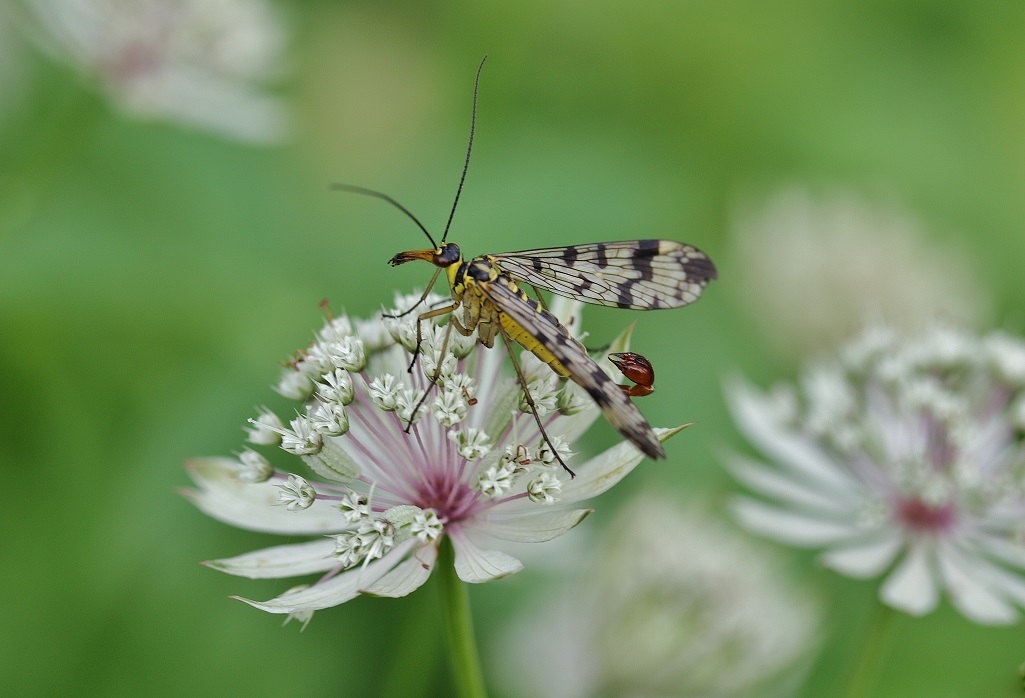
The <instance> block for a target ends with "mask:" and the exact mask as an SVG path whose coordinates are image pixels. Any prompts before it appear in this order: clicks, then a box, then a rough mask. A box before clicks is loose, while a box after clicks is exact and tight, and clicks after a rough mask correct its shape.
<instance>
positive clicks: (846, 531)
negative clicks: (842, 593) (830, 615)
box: [727, 328, 1025, 624]
mask: <svg viewBox="0 0 1025 698" xmlns="http://www.w3.org/2000/svg"><path fill="white" fill-rule="evenodd" d="M1023 389H1025V342H1023V341H1022V340H1019V339H1017V338H1014V337H1011V336H1008V335H1005V334H1002V333H994V334H990V335H987V336H983V337H979V336H976V335H972V334H969V333H966V332H961V331H957V330H953V329H948V328H935V329H933V330H930V331H928V332H925V333H923V334H921V335H919V336H917V337H915V338H912V339H906V338H902V337H900V336H898V335H897V334H896V333H894V332H892V331H889V330H885V329H882V328H875V329H871V330H868V331H866V332H865V333H864V334H863V335H861V336H860V337H859V338H857V339H856V340H854V341H853V342H851V343H849V344H848V345H847V346H846V347H844V349H843V350H842V352H841V353H840V356H839V357H838V358H837V359H835V360H833V361H830V362H824V363H821V364H818V365H815V366H813V367H812V368H811V369H809V370H808V371H807V372H806V373H805V375H804V376H803V378H802V380H801V382H800V384H799V386H797V387H793V386H780V387H778V388H776V389H775V390H773V391H771V392H769V393H761V392H759V391H758V390H756V389H754V388H752V387H750V386H748V385H746V384H744V383H742V382H740V381H736V382H734V383H733V384H731V385H729V386H728V390H727V392H728V397H729V402H730V405H731V409H732V412H733V416H734V418H735V420H736V422H737V425H738V426H739V427H740V429H741V431H742V432H743V433H744V434H745V435H746V436H747V437H748V439H750V441H751V443H752V444H754V445H755V446H756V447H757V448H758V449H759V450H760V451H761V452H762V453H763V454H764V455H765V458H766V460H767V461H768V463H766V462H759V461H756V460H752V459H748V458H744V457H740V456H736V457H733V458H732V459H731V461H730V468H731V471H732V472H733V474H734V475H735V476H736V477H737V479H738V480H740V481H741V482H742V483H744V484H745V485H746V486H747V487H749V488H750V489H751V490H752V491H753V492H756V493H758V494H760V495H762V496H763V497H764V499H753V498H749V497H742V498H739V499H737V500H736V501H735V503H734V507H733V508H734V511H735V513H736V515H737V516H738V518H739V520H740V521H741V523H743V524H744V525H745V526H746V527H747V528H749V529H750V530H751V531H754V532H756V533H759V534H761V535H765V536H769V537H772V538H775V539H777V540H780V541H783V542H785V543H790V544H793V545H800V546H809V547H822V548H825V552H824V554H823V555H822V561H823V562H824V564H826V565H827V566H829V567H831V568H833V569H835V570H837V571H838V572H841V573H843V574H847V575H849V576H853V577H865V578H868V577H877V576H880V575H885V576H886V580H885V582H884V583H883V586H882V589H881V598H882V600H883V602H884V603H886V604H888V605H890V606H893V607H895V608H899V609H901V610H904V611H906V612H908V613H911V614H914V615H921V614H924V613H928V612H929V611H931V610H933V609H934V608H935V607H936V604H937V602H938V599H939V596H940V593H941V591H945V592H946V594H947V595H948V596H949V598H950V600H951V602H952V603H953V604H954V605H955V606H956V607H957V608H958V609H959V610H960V611H961V613H963V614H964V615H965V616H967V617H968V618H970V619H971V620H973V621H975V622H978V623H984V624H1002V623H1013V622H1014V621H1016V620H1017V619H1018V617H1019V609H1020V608H1021V607H1025V575H1023V571H1025V455H1023V449H1022V435H1023V433H1025V419H1023V416H1025V415H1023V411H1022V405H1023V404H1025V391H1023ZM769 463H771V465H770V464H769Z"/></svg>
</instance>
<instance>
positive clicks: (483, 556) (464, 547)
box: [450, 532, 523, 584]
mask: <svg viewBox="0 0 1025 698" xmlns="http://www.w3.org/2000/svg"><path fill="white" fill-rule="evenodd" d="M450 535H451V536H452V546H453V547H454V548H455V550H456V562H455V566H456V574H458V575H459V578H460V579H462V580H463V581H464V582H469V583H470V584H479V583H481V582H490V581H491V580H493V579H501V578H502V577H508V576H509V575H510V574H515V573H516V572H519V571H520V570H522V569H523V563H522V562H520V561H519V560H517V559H516V558H514V557H513V556H512V555H506V554H505V553H503V552H501V551H499V550H484V549H482V548H480V547H478V546H477V544H476V543H474V542H473V541H471V540H470V539H469V538H467V537H466V536H465V535H462V534H461V533H456V532H452V533H450Z"/></svg>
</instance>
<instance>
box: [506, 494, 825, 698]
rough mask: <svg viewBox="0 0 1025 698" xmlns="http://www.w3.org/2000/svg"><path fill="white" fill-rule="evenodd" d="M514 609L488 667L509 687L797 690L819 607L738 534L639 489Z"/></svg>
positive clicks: (637, 696) (543, 693) (590, 692)
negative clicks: (588, 546) (588, 544)
mask: <svg viewBox="0 0 1025 698" xmlns="http://www.w3.org/2000/svg"><path fill="white" fill-rule="evenodd" d="M569 569H572V570H573V573H572V576H570V578H569V579H567V580H566V581H567V585H566V587H567V588H566V589H565V590H564V591H563V592H561V593H558V594H556V595H554V596H549V597H548V598H547V599H546V601H545V602H543V603H538V604H533V609H532V610H531V611H530V612H528V613H527V614H525V615H523V616H521V617H519V618H518V619H517V622H516V624H515V625H514V627H513V629H512V632H510V633H509V634H508V635H507V637H506V638H504V640H505V642H504V643H503V646H502V647H501V654H502V659H501V661H497V662H495V665H496V666H497V667H499V668H501V669H502V670H505V671H507V672H512V673H511V674H510V675H509V676H508V677H507V681H505V682H504V683H503V685H504V686H505V687H506V688H507V690H508V691H510V692H511V693H510V694H511V695H514V696H530V697H531V698H548V697H551V698H585V697H586V696H631V697H633V698H645V697H646V698H655V697H662V696H700V697H701V698H716V697H719V698H727V697H728V698H741V697H744V698H755V697H756V696H757V698H765V696H783V695H794V694H795V691H794V688H795V687H796V684H797V683H798V682H799V681H800V680H801V679H802V677H803V670H804V669H806V668H807V666H808V663H809V660H810V659H811V658H810V656H809V652H810V651H811V650H812V647H813V645H814V641H815V639H816V637H817V632H816V628H817V625H818V622H817V609H816V607H815V605H814V604H813V603H811V602H810V601H809V598H808V594H807V593H805V592H804V591H803V590H801V589H800V588H798V587H795V585H794V584H792V583H788V580H787V575H786V574H784V573H783V569H782V565H781V564H780V562H779V561H778V560H776V559H774V558H773V557H772V556H771V554H770V553H769V552H767V551H766V550H765V549H763V548H760V547H759V546H757V545H755V544H754V543H753V542H752V541H750V540H748V539H747V538H746V537H745V536H744V535H742V534H741V533H739V532H737V531H735V530H731V529H730V528H729V527H727V526H726V525H724V524H723V523H722V522H721V521H717V520H715V519H713V518H712V517H710V516H708V515H706V514H704V513H703V512H701V511H699V510H698V509H696V508H694V507H687V508H684V507H682V506H681V505H680V504H679V503H677V502H674V501H673V500H672V499H670V498H669V497H666V496H665V495H664V494H663V495H656V494H646V495H642V496H639V497H637V498H636V499H634V500H633V501H632V502H631V503H630V504H629V505H628V506H627V507H625V508H624V509H623V510H622V511H621V512H620V513H619V514H617V516H616V518H615V519H614V520H613V521H612V522H610V525H609V533H608V535H605V536H603V537H602V538H601V540H600V543H599V544H598V545H597V546H595V547H594V549H593V550H591V551H590V554H589V555H587V556H582V559H581V560H579V561H576V564H572V563H571V565H570V566H569Z"/></svg>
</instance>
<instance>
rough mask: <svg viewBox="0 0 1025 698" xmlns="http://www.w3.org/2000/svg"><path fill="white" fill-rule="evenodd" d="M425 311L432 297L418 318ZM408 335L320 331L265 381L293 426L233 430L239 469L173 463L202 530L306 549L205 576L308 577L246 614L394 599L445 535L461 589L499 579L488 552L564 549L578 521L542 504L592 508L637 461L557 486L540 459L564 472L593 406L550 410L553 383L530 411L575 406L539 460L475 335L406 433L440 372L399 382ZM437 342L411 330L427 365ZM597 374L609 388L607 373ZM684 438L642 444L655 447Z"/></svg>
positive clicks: (451, 357) (619, 458) (236, 562)
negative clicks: (544, 404) (206, 518)
mask: <svg viewBox="0 0 1025 698" xmlns="http://www.w3.org/2000/svg"><path fill="white" fill-rule="evenodd" d="M418 298H419V296H415V295H414V296H403V297H399V298H397V299H396V309H395V310H392V311H390V312H391V313H395V312H398V311H400V310H407V309H409V308H411V307H412V306H413V304H414V303H415V302H416V300H417V299H418ZM439 300H442V299H441V298H440V297H438V296H434V295H432V296H430V297H429V298H428V299H427V303H428V307H432V306H431V304H432V303H436V302H437V301H439ZM560 308H562V309H563V311H564V312H563V313H562V316H566V315H567V314H569V313H570V312H572V310H573V308H572V307H571V306H567V304H565V303H563V304H561V305H558V304H557V305H553V311H554V312H557V313H559V312H560ZM415 321H416V313H415V312H414V313H410V314H409V315H406V316H405V317H403V318H400V319H387V320H383V321H377V322H361V321H355V322H350V321H349V319H348V318H346V317H339V318H334V319H331V320H329V321H328V322H327V323H326V325H325V327H324V328H323V329H322V330H321V331H320V332H319V333H318V334H317V336H316V340H315V341H314V343H313V344H312V345H311V346H310V347H309V348H308V349H306V350H304V351H302V352H300V353H299V354H298V355H297V358H295V360H293V361H292V362H290V363H289V365H288V367H287V368H286V369H285V371H284V376H283V378H282V380H281V381H279V384H278V392H280V393H282V394H283V395H285V396H287V397H291V398H294V399H296V400H297V401H298V404H299V407H298V409H296V410H294V414H295V416H294V417H292V418H290V419H289V418H278V417H276V416H275V415H274V413H273V412H271V411H270V410H268V409H267V408H261V409H260V410H259V411H258V413H257V415H256V416H255V417H253V418H252V419H251V420H250V425H249V427H248V428H247V435H248V440H249V444H250V446H251V447H252V448H247V449H246V450H245V451H243V452H242V453H241V455H240V456H239V458H238V459H237V460H235V459H230V458H198V459H194V460H192V461H189V462H188V463H187V464H186V467H187V468H188V470H189V474H190V475H191V477H192V479H193V480H194V481H195V483H196V485H197V487H198V489H196V490H189V491H187V492H186V493H185V494H186V496H188V497H189V499H191V500H192V501H193V502H194V503H195V504H196V506H198V507H199V508H200V509H202V510H203V511H204V512H206V513H207V514H209V515H210V516H213V517H214V518H217V519H219V520H221V521H224V522H226V523H230V524H232V525H235V526H239V527H242V528H247V529H250V530H254V531H265V532H270V533H279V534H282V535H286V536H289V537H295V536H299V535H309V536H314V539H313V540H310V541H308V542H303V543H290V544H286V545H282V546H277V547H273V548H269V549H265V550H258V551H256V552H252V553H248V554H245V555H240V556H238V557H234V558H231V559H225V560H215V561H212V562H209V563H208V564H209V566H211V567H213V568H215V569H219V570H222V571H225V572H228V573H230V574H236V575H240V576H244V577H250V578H254V579H255V578H277V577H294V576H298V575H308V574H319V575H321V576H320V578H319V579H318V580H317V581H316V582H313V583H312V584H309V585H306V586H302V587H297V588H292V589H290V590H289V591H288V592H286V593H284V594H282V595H281V596H278V597H277V598H274V599H270V600H269V601H263V602H258V601H251V600H248V599H242V600H243V601H245V602H246V603H249V604H251V605H252V606H255V607H256V608H259V609H262V610H265V611H269V612H271V613H284V614H290V616H292V617H296V618H300V619H303V620H308V617H309V616H308V614H309V613H311V612H313V611H316V610H318V609H322V608H327V607H329V606H335V605H338V604H340V603H344V602H345V601H348V600H350V599H352V598H354V597H355V596H356V595H358V594H372V595H377V596H392V597H397V596H404V595H406V594H409V593H410V592H412V591H413V590H415V589H416V588H418V587H419V586H420V585H421V584H423V583H424V582H425V581H426V580H427V578H428V576H429V575H430V573H431V569H432V567H433V565H434V563H435V560H436V558H437V551H438V544H439V543H440V541H441V540H442V538H443V537H445V536H447V537H448V538H449V539H450V540H451V541H452V544H453V547H454V549H455V567H456V571H457V573H458V575H459V577H460V578H461V579H462V580H464V581H466V582H486V581H489V580H492V579H497V578H500V577H504V576H506V575H509V574H512V573H514V572H517V571H519V570H520V569H521V568H522V564H521V562H520V561H519V560H517V559H516V558H514V557H512V556H511V555H508V554H506V553H504V552H502V551H500V550H499V549H497V548H496V547H494V546H495V545H500V543H501V542H502V541H515V542H534V543H537V542H543V541H547V540H551V539H553V538H556V537H558V536H560V535H562V534H563V533H565V532H566V531H568V530H570V529H571V528H573V527H574V526H575V525H576V524H577V523H579V522H580V521H581V520H582V519H583V518H584V517H585V516H586V515H587V514H588V513H589V512H590V509H580V508H576V509H573V508H553V507H552V506H550V505H551V504H553V503H555V502H560V503H561V504H562V505H572V504H574V503H577V502H580V501H582V500H585V499H589V498H591V497H594V496H595V495H598V494H601V493H602V492H604V491H605V490H607V489H609V488H610V487H612V486H613V485H614V484H615V483H617V482H618V481H619V480H620V479H622V478H623V477H624V476H625V475H626V474H627V473H628V472H630V471H631V470H632V469H633V468H634V467H635V466H636V465H637V464H638V463H639V462H640V461H641V460H642V459H643V457H644V456H643V454H642V453H641V452H640V451H639V450H637V449H636V448H635V447H634V446H633V445H632V444H630V443H628V442H623V443H620V444H618V445H616V446H613V447H612V448H610V449H609V450H607V451H605V452H604V453H602V454H601V455H599V456H596V457H595V458H592V459H591V460H589V461H587V462H586V463H583V464H577V465H575V466H573V468H574V470H575V472H576V473H577V476H576V478H575V479H570V478H569V477H568V475H567V474H566V473H565V471H563V470H562V468H561V467H560V465H559V464H558V461H557V460H556V459H555V458H554V457H553V454H552V447H554V448H555V449H557V450H558V452H559V453H560V454H561V455H562V457H563V458H564V459H569V458H570V457H571V456H572V455H573V452H572V451H571V449H570V442H571V441H572V440H573V439H575V438H576V437H577V436H579V435H580V434H581V433H583V432H584V431H585V430H586V429H587V428H588V426H590V424H591V423H592V422H593V421H594V420H595V419H596V418H597V417H598V416H599V414H600V412H599V410H598V408H597V407H596V406H595V405H594V404H593V403H591V402H590V401H588V402H587V404H582V403H581V401H580V400H579V398H573V399H563V397H562V393H563V392H564V391H565V390H566V389H567V388H566V387H565V386H559V385H557V384H556V383H554V382H553V383H551V384H550V385H549V387H548V390H549V391H550V393H551V394H545V395H540V396H539V397H541V398H543V399H545V400H546V401H548V402H549V403H550V404H552V405H553V406H554V405H557V404H567V405H572V406H573V407H572V409H566V410H564V412H571V414H564V413H562V412H560V411H558V410H557V409H555V408H553V410H552V411H551V412H550V413H548V414H546V415H545V416H544V417H542V419H543V421H544V424H545V429H546V431H547V432H548V434H549V435H550V436H551V437H552V442H553V443H552V446H551V447H550V446H549V445H548V444H546V443H545V442H544V441H543V439H541V437H540V433H539V430H538V428H537V425H536V423H535V422H534V419H533V417H532V416H531V415H530V414H525V413H524V412H522V411H521V410H520V409H519V403H520V394H521V392H522V389H521V387H520V385H519V383H518V381H517V380H516V378H515V375H514V374H513V372H512V369H511V366H510V364H509V360H508V356H507V355H506V352H505V349H504V348H503V347H501V346H500V345H496V346H495V347H494V348H493V349H486V348H484V347H482V346H481V345H480V344H479V343H477V342H476V338H475V337H471V338H463V337H461V336H459V335H457V334H455V333H453V336H452V337H451V338H450V341H449V352H448V353H447V355H446V356H445V357H443V360H442V361H441V362H440V366H441V377H440V379H439V381H438V382H439V384H438V385H437V386H434V387H433V396H429V397H428V399H427V400H426V401H425V402H424V404H423V405H422V406H420V408H419V411H418V412H417V413H416V418H415V419H414V422H413V426H412V429H411V430H410V431H409V433H407V432H406V431H405V428H406V424H407V422H408V420H409V418H410V416H411V415H412V411H413V409H414V408H415V406H416V403H417V402H418V401H419V399H420V397H421V396H422V395H423V394H424V392H425V391H426V390H428V389H429V388H431V384H430V378H431V377H433V375H434V372H435V371H436V370H437V367H438V366H439V362H438V361H436V360H432V361H430V362H421V361H417V363H416V365H415V367H414V369H413V371H412V372H411V373H410V372H407V368H408V367H409V364H410V361H411V359H412V354H411V352H410V348H411V347H412V346H413V345H414V344H415V329H414V330H413V334H412V337H413V339H412V341H410V327H413V326H414V325H413V323H415ZM375 325H382V326H385V327H386V330H387V331H386V332H385V331H384V330H382V329H381V328H380V327H375ZM354 327H355V328H358V329H357V330H354V329H353V328H354ZM575 327H579V322H577V323H576V325H575ZM440 329H441V328H438V327H436V326H435V325H434V324H433V323H425V326H424V330H425V331H424V346H423V352H424V355H425V356H431V357H434V358H435V359H436V358H437V355H438V354H439V353H440V348H441V344H442V343H443V342H444V333H443V331H440ZM364 337H366V338H367V339H366V341H364V339H363V338H364ZM386 337H391V340H388V339H387V338H386ZM626 341H627V337H626V335H625V334H624V335H623V336H622V337H620V339H618V340H617V341H616V342H615V343H614V344H613V347H612V348H611V349H610V351H622V350H623V348H624V347H625V345H626ZM517 351H518V350H517ZM425 364H429V366H425ZM602 364H603V367H604V368H606V370H607V371H608V372H609V374H610V375H612V373H613V372H614V371H615V369H614V368H613V367H612V365H611V364H609V363H608V362H607V361H603V362H602ZM527 365H528V366H532V367H533V364H532V363H531V362H529V361H528V362H527ZM535 368H536V367H535ZM543 368H544V370H549V369H548V368H547V367H543ZM296 376H299V377H300V378H301V379H297V378H296ZM282 386H287V387H286V389H282ZM682 428H683V427H677V428H675V429H656V430H655V431H656V434H658V436H659V438H660V439H662V440H663V441H664V440H666V439H667V438H669V437H670V436H672V435H673V434H675V433H677V432H679V431H680V430H681V429H682ZM272 446H277V447H279V448H280V449H282V450H284V451H285V452H287V453H289V454H292V455H294V456H297V457H298V458H300V459H301V460H302V461H303V462H304V463H305V464H306V466H308V467H309V469H310V470H311V471H312V472H313V473H314V474H315V476H316V477H315V478H313V477H307V478H304V477H300V476H298V475H296V474H294V473H286V472H281V471H278V470H274V469H272V468H271V466H270V463H269V461H268V460H267V459H266V458H264V457H262V456H261V455H259V454H258V453H257V452H256V451H254V450H253V449H259V448H266V447H272Z"/></svg>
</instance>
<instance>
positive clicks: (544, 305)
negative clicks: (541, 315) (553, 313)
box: [533, 286, 548, 310]
mask: <svg viewBox="0 0 1025 698" xmlns="http://www.w3.org/2000/svg"><path fill="white" fill-rule="evenodd" d="M533 289H534V295H535V296H537V302H538V303H540V304H541V307H542V308H544V309H545V310H548V301H546V300H545V297H544V296H542V295H541V289H539V288H538V287H537V286H534V287H533Z"/></svg>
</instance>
